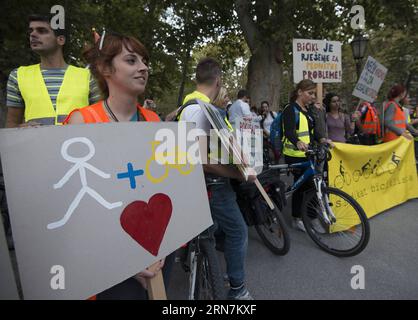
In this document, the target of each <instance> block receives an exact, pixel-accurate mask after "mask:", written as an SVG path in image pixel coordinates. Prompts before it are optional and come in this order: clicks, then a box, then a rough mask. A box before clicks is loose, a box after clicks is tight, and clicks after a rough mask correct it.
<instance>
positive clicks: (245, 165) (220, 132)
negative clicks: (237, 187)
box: [197, 99, 274, 210]
mask: <svg viewBox="0 0 418 320" xmlns="http://www.w3.org/2000/svg"><path fill="white" fill-rule="evenodd" d="M197 102H198V103H199V106H200V108H201V109H202V111H203V112H204V114H205V116H206V118H207V119H208V120H209V122H210V124H211V126H212V129H213V130H211V131H215V134H216V135H217V136H218V137H219V138H220V140H221V143H222V145H223V147H224V148H225V149H226V150H227V151H228V152H232V158H233V163H234V164H235V165H236V166H237V168H238V170H240V172H241V173H242V174H243V176H244V177H245V178H246V179H248V176H249V175H250V174H251V175H252V174H254V173H253V172H252V171H253V170H254V169H253V168H251V167H250V166H249V161H248V159H247V158H246V156H245V154H244V153H243V152H242V151H243V150H242V146H240V145H239V143H238V142H237V141H236V138H235V136H234V134H233V133H232V132H231V130H230V128H229V127H228V126H227V124H226V122H225V120H224V119H223V118H222V116H221V114H220V113H219V111H218V110H217V108H216V107H215V106H213V105H211V104H209V103H206V102H204V101H202V100H199V99H197ZM211 135H212V132H211ZM254 183H255V185H256V186H257V189H258V191H259V192H260V193H261V195H262V196H263V198H264V200H265V201H266V202H267V204H268V206H269V207H270V209H271V210H273V209H274V204H273V202H272V201H271V199H270V198H269V196H268V194H267V193H266V192H265V190H264V188H263V186H262V185H261V183H260V181H258V179H256V180H255V181H254Z"/></svg>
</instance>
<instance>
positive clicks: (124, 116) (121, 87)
mask: <svg viewBox="0 0 418 320" xmlns="http://www.w3.org/2000/svg"><path fill="white" fill-rule="evenodd" d="M99 40H100V41H97V43H96V44H95V45H94V46H93V47H92V48H90V49H88V50H86V51H85V52H84V58H85V59H86V61H87V63H89V65H90V70H91V73H92V74H93V76H94V77H95V78H96V79H97V81H98V84H99V87H100V89H101V91H102V95H103V97H104V100H102V101H99V102H98V103H96V104H94V105H91V106H88V107H84V108H82V109H76V110H73V111H72V112H71V113H70V114H69V115H68V117H67V119H66V120H65V121H64V124H80V123H103V122H127V121H134V122H138V121H150V122H159V121H160V118H159V117H158V115H157V114H156V113H155V112H153V111H151V110H149V109H145V108H143V107H142V106H141V105H139V103H138V96H139V95H141V94H143V93H144V91H145V87H146V85H147V82H148V61H149V57H148V52H147V50H146V48H145V47H144V45H143V44H142V43H141V42H139V41H138V40H137V39H135V38H133V37H127V36H123V35H119V34H106V33H105V32H104V33H103V35H102V37H101V38H100V39H99ZM173 259H174V254H171V255H170V256H168V257H167V259H166V260H167V263H166V268H165V269H166V270H165V271H167V272H165V276H168V271H169V269H170V268H169V267H168V266H171V264H172V263H171V262H173ZM168 261H170V263H168ZM163 265H164V261H160V263H159V264H158V265H156V266H155V268H154V269H153V271H150V270H148V269H147V270H144V271H142V272H140V273H138V274H137V275H136V276H135V277H132V278H130V279H127V280H125V281H124V282H122V283H120V284H118V285H116V286H114V287H112V288H110V289H108V290H105V291H104V292H101V293H99V294H98V295H97V299H118V300H119V299H124V300H125V299H126V300H131V299H146V298H147V293H146V291H145V290H144V287H146V281H145V279H146V278H153V277H155V276H156V274H157V272H159V270H160V269H161V268H162V267H163Z"/></svg>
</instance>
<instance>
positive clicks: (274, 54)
mask: <svg viewBox="0 0 418 320" xmlns="http://www.w3.org/2000/svg"><path fill="white" fill-rule="evenodd" d="M266 1H267V0H263V2H260V3H258V5H257V7H256V11H257V21H258V22H257V23H255V22H254V19H253V13H251V9H250V7H251V1H250V0H235V8H236V10H237V13H238V20H239V23H240V25H241V29H242V31H243V33H244V37H245V40H246V42H247V44H248V47H249V48H250V51H251V58H250V62H249V64H248V82H247V90H248V91H249V92H250V95H251V106H254V105H255V106H257V107H260V104H261V102H262V101H263V100H266V101H268V102H269V104H270V109H271V110H278V109H279V103H280V89H281V82H282V70H283V68H282V65H281V63H282V61H283V55H282V51H281V47H280V43H284V42H283V41H280V42H278V41H275V40H274V39H273V38H274V37H273V36H272V35H267V34H266V33H262V32H260V28H259V26H260V25H261V24H262V22H261V21H264V20H265V19H268V17H269V7H270V4H269V1H267V2H266ZM263 19H264V20H263ZM277 24H278V23H277Z"/></svg>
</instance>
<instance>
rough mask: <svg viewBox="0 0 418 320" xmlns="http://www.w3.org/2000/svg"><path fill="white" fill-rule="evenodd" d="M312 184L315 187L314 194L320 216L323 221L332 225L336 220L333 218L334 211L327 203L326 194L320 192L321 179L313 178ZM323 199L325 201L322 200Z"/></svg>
mask: <svg viewBox="0 0 418 320" xmlns="http://www.w3.org/2000/svg"><path fill="white" fill-rule="evenodd" d="M313 181H314V184H315V189H316V196H317V198H318V201H319V207H320V208H321V214H322V218H323V219H324V221H325V223H326V224H327V225H332V224H333V223H335V222H336V221H337V219H336V218H335V215H334V213H333V212H332V208H331V207H330V205H329V198H328V194H325V195H324V194H323V193H322V187H323V184H324V183H323V180H322V179H321V178H314V180H313ZM323 200H325V201H323Z"/></svg>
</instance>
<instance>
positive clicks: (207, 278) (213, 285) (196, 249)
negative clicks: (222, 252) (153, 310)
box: [179, 230, 225, 300]
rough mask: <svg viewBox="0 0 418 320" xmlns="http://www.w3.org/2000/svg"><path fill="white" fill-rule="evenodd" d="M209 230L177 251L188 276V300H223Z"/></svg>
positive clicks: (220, 272) (220, 275)
mask: <svg viewBox="0 0 418 320" xmlns="http://www.w3.org/2000/svg"><path fill="white" fill-rule="evenodd" d="M214 243H215V240H214V238H213V236H212V235H211V234H210V232H209V230H206V231H204V232H203V233H201V234H199V235H198V236H197V237H195V238H194V239H193V240H191V241H189V243H187V245H185V247H184V248H181V249H180V250H179V252H180V253H179V260H180V263H181V266H182V268H183V270H184V271H185V272H188V273H190V274H189V280H188V282H189V283H188V287H189V291H188V300H223V299H225V288H224V279H223V272H222V269H221V266H220V263H219V260H218V255H217V252H216V249H215V245H214Z"/></svg>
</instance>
